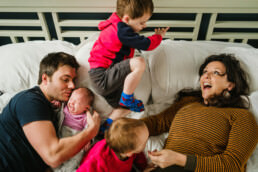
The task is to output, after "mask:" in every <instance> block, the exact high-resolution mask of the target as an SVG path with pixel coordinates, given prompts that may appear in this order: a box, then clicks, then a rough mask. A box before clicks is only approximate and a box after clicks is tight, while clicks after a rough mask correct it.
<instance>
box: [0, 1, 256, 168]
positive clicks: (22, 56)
mask: <svg viewBox="0 0 258 172" xmlns="http://www.w3.org/2000/svg"><path fill="white" fill-rule="evenodd" d="M153 2H154V6H155V10H154V14H153V16H152V18H151V20H150V21H149V22H148V23H147V25H148V28H147V29H145V30H143V32H142V33H141V34H144V35H150V34H152V33H153V29H154V28H155V27H166V26H169V27H170V29H169V31H168V33H167V34H166V39H164V40H163V41H162V43H161V45H160V46H159V47H158V48H157V49H155V50H153V51H149V52H138V53H137V55H141V56H143V57H144V58H145V59H146V62H147V67H146V70H145V72H144V75H143V78H142V80H141V82H140V84H139V86H138V87H137V89H136V92H135V95H136V97H137V98H139V99H141V100H142V101H143V103H144V104H145V107H146V110H145V111H144V112H142V113H131V114H129V117H132V118H142V117H145V116H148V115H153V114H156V113H158V112H160V111H162V110H163V109H165V108H166V107H168V106H169V105H170V104H171V103H172V102H173V100H174V95H175V93H176V92H177V91H178V90H180V89H182V88H185V87H193V88H196V87H198V72H197V71H198V67H199V65H200V64H201V62H202V61H203V60H204V58H205V57H207V56H208V55H211V54H219V53H231V54H235V56H236V57H237V58H238V59H239V60H240V61H241V65H242V66H243V67H244V68H245V70H246V71H247V73H248V74H249V80H250V83H251V85H250V86H251V93H250V100H251V104H252V106H251V109H250V110H251V111H252V112H253V114H254V115H255V116H256V119H257V120H258V77H257V73H258V49H257V48H258V1H257V0H238V1H236V0H217V1H212V0H195V1H192V0H185V1H181V0H153ZM115 4H116V0H98V1H93V0H73V1H70V0H62V1H60V0H44V1H39V0H12V1H10V0H1V2H0V11H1V12H0V43H1V45H2V46H0V54H1V57H0V59H1V61H0V70H1V72H0V78H1V80H0V111H2V109H3V107H4V106H5V105H6V104H7V103H8V101H9V100H10V98H11V97H12V96H13V95H14V94H16V93H17V92H19V91H21V90H24V89H27V88H30V87H32V86H34V85H36V84H37V83H36V82H37V77H38V76H37V75H38V64H39V62H40V60H41V59H42V58H43V57H44V56H45V55H46V54H47V53H50V52H57V51H63V52H67V53H70V54H72V55H74V56H75V57H76V58H77V60H78V62H79V63H80V65H81V67H80V69H79V71H78V79H77V81H76V82H77V83H76V84H77V86H88V87H91V85H90V81H89V77H88V74H87V71H88V70H89V65H88V62H87V59H88V57H89V52H90V50H91V47H92V46H93V43H94V41H95V40H96V39H97V37H98V34H99V31H98V30H97V24H98V23H99V21H101V20H104V19H106V18H107V17H108V16H109V15H110V14H111V12H113V11H114V10H115ZM94 108H95V109H96V110H97V111H98V112H99V113H100V114H101V115H102V116H103V118H105V117H106V115H107V114H108V113H110V112H111V111H112V108H111V107H110V106H109V105H108V104H107V103H106V102H105V100H104V99H103V98H102V97H101V96H99V95H97V94H96V100H95V102H94ZM165 138H166V134H163V135H162V136H158V137H151V138H150V139H149V141H148V144H147V146H146V150H147V149H148V150H154V149H161V148H162V146H163V143H164V139H165ZM257 170H258V148H256V151H255V152H254V154H253V155H252V157H251V158H250V159H249V161H248V165H247V171H248V172H255V171H257Z"/></svg>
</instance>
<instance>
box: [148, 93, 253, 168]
mask: <svg viewBox="0 0 258 172" xmlns="http://www.w3.org/2000/svg"><path fill="white" fill-rule="evenodd" d="M143 120H144V122H145V123H146V124H147V127H148V129H149V132H150V135H159V134H161V133H163V132H169V136H168V138H167V141H166V143H165V149H171V150H174V151H177V152H181V153H183V154H186V155H195V156H196V168H195V171H196V172H204V171H209V172H224V171H227V172H229V171H232V172H238V171H241V172H244V171H245V165H246V162H247V160H248V158H249V157H250V156H251V154H252V152H253V150H254V148H255V146H256V145H257V142H258V126H257V123H256V121H255V119H254V117H253V115H252V114H251V113H250V112H249V111H248V110H245V109H240V108H218V107H212V106H209V107H208V106H204V105H202V104H201V103H199V102H198V101H197V99H196V98H194V97H185V98H183V99H182V100H181V101H179V102H177V103H174V104H173V105H172V106H171V107H169V108H168V109H166V110H165V111H163V112H161V113H160V114H158V115H155V116H151V117H148V118H145V119H143Z"/></svg>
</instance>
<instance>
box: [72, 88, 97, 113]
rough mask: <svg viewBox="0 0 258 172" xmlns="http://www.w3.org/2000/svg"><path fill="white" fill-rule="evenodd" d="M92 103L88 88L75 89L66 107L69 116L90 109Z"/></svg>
mask: <svg viewBox="0 0 258 172" xmlns="http://www.w3.org/2000/svg"><path fill="white" fill-rule="evenodd" d="M93 101H94V94H93V92H92V91H91V90H90V89H88V88H77V89H75V90H74V91H73V92H72V95H71V97H70V98H69V100H68V103H67V107H68V110H69V112H70V113H71V114H73V115H77V114H82V113H84V112H86V111H88V110H89V109H90V107H91V106H92V104H93Z"/></svg>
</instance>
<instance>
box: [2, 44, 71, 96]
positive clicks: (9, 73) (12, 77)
mask: <svg viewBox="0 0 258 172" xmlns="http://www.w3.org/2000/svg"><path fill="white" fill-rule="evenodd" d="M73 48H74V46H73V44H71V43H68V42H64V41H30V42H26V43H17V44H8V45H4V46H1V47H0V54H1V56H0V61H1V63H0V70H1V72H0V78H1V79H0V90H1V91H3V92H4V93H7V92H9V93H13V92H18V91H21V90H24V89H27V88H30V87H33V86H35V85H37V81H38V72H39V63H40V61H41V59H42V58H43V57H44V56H45V55H46V54H48V53H51V52H59V51H63V52H66V53H69V54H72V55H73Z"/></svg>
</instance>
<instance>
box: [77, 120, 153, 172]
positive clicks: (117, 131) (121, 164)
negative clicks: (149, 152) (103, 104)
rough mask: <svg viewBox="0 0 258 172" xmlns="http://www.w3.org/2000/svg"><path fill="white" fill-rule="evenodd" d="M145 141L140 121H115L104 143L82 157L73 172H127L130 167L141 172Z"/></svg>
mask: <svg viewBox="0 0 258 172" xmlns="http://www.w3.org/2000/svg"><path fill="white" fill-rule="evenodd" d="M148 137H149V131H148V129H147V127H146V125H145V123H144V122H143V121H141V120H137V119H130V118H121V119H118V120H116V121H114V122H113V123H112V125H111V127H110V128H109V130H108V131H106V133H105V139H103V140H101V141H99V142H97V143H96V144H95V145H94V146H93V147H92V148H91V149H90V150H89V152H88V153H87V154H86V155H85V156H84V158H83V160H82V163H81V165H80V167H79V168H78V169H77V171H76V172H93V171H97V172H120V171H121V172H130V171H131V170H132V166H133V164H135V166H136V167H137V169H138V170H140V171H143V170H144V169H145V168H146V167H147V160H146V158H145V155H144V154H143V152H142V151H143V150H144V148H145V145H146V142H147V140H148Z"/></svg>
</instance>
